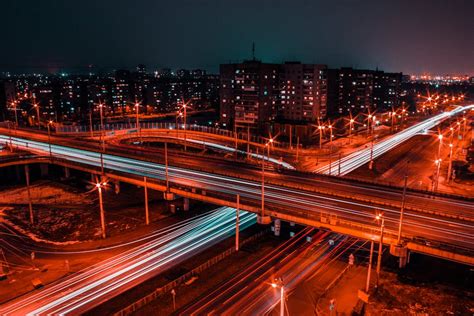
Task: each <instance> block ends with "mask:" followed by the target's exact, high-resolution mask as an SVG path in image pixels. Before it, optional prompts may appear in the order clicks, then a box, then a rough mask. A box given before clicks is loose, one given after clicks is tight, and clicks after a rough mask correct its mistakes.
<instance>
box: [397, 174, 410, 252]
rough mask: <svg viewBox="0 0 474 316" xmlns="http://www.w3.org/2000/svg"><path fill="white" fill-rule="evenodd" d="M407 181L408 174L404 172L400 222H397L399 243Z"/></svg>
mask: <svg viewBox="0 0 474 316" xmlns="http://www.w3.org/2000/svg"><path fill="white" fill-rule="evenodd" d="M407 181H408V174H407V173H405V181H404V185H403V195H402V207H401V208H400V222H399V223H398V238H397V243H398V244H399V245H400V243H401V239H402V225H403V212H404V211H405V199H406V193H407Z"/></svg>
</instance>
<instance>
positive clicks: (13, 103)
mask: <svg viewBox="0 0 474 316" xmlns="http://www.w3.org/2000/svg"><path fill="white" fill-rule="evenodd" d="M12 105H13V108H14V109H15V129H16V128H17V127H18V113H17V107H16V102H15V101H12Z"/></svg>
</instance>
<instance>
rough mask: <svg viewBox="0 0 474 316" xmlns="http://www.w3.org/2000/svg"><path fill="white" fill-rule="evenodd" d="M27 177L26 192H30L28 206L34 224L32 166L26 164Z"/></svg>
mask: <svg viewBox="0 0 474 316" xmlns="http://www.w3.org/2000/svg"><path fill="white" fill-rule="evenodd" d="M25 177H26V193H27V194H28V208H29V210H30V223H31V225H33V224H34V216H33V205H32V204H31V191H30V167H29V166H28V165H25Z"/></svg>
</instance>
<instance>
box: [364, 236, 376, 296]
mask: <svg viewBox="0 0 474 316" xmlns="http://www.w3.org/2000/svg"><path fill="white" fill-rule="evenodd" d="M373 255H374V240H373V239H372V240H371V241H370V255H369V265H368V267H367V281H366V283H365V292H366V293H369V286H370V274H371V272H372V257H373Z"/></svg>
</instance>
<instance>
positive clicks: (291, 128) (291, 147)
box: [290, 125, 293, 149]
mask: <svg viewBox="0 0 474 316" xmlns="http://www.w3.org/2000/svg"><path fill="white" fill-rule="evenodd" d="M292 132H293V126H291V125H290V149H293V145H292V141H293V135H292Z"/></svg>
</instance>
